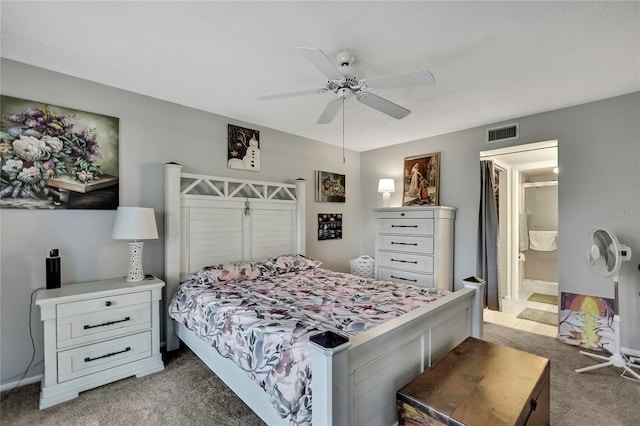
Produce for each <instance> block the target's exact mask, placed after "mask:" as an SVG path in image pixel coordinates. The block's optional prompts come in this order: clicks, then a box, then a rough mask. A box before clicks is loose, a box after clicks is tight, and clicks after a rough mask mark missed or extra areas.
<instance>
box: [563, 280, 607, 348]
mask: <svg viewBox="0 0 640 426" xmlns="http://www.w3.org/2000/svg"><path fill="white" fill-rule="evenodd" d="M613 316H614V300H613V299H608V298H604V297H596V296H586V295H584V294H574V293H565V292H562V293H561V295H560V319H559V323H560V324H559V328H560V330H559V333H558V340H559V341H561V342H563V343H568V344H570V345H575V346H580V347H583V348H587V349H591V350H597V351H605V350H606V351H609V352H613V347H614V342H615V329H614V322H613Z"/></svg>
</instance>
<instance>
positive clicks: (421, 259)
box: [378, 252, 433, 273]
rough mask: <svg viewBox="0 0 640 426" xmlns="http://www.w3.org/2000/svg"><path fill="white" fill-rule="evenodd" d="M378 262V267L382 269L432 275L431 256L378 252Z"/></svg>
mask: <svg viewBox="0 0 640 426" xmlns="http://www.w3.org/2000/svg"><path fill="white" fill-rule="evenodd" d="M378 261H379V265H380V266H381V267H383V268H384V267H389V268H396V269H397V268H399V269H403V270H407V271H415V272H426V273H433V257H432V256H420V255H416V254H407V253H386V252H380V253H379V254H378Z"/></svg>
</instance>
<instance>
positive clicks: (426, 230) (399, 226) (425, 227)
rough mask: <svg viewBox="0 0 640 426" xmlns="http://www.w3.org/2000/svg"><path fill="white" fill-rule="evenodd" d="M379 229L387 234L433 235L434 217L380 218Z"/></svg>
mask: <svg viewBox="0 0 640 426" xmlns="http://www.w3.org/2000/svg"><path fill="white" fill-rule="evenodd" d="M378 224H379V225H378V231H379V232H384V233H387V234H405V235H433V219H401V220H393V219H380V220H379V221H378Z"/></svg>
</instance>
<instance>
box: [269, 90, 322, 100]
mask: <svg viewBox="0 0 640 426" xmlns="http://www.w3.org/2000/svg"><path fill="white" fill-rule="evenodd" d="M326 91H327V89H326V88H324V87H321V88H319V89H311V90H300V91H298V92H287V93H276V94H275V95H265V96H258V99H259V100H261V101H272V100H274V99H285V98H293V97H295V96H307V95H321V94H323V93H325V92H326Z"/></svg>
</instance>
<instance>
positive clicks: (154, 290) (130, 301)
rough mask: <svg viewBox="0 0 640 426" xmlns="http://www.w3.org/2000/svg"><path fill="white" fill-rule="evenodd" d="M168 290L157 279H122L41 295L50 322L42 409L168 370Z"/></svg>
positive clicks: (46, 330)
mask: <svg viewBox="0 0 640 426" xmlns="http://www.w3.org/2000/svg"><path fill="white" fill-rule="evenodd" d="M162 287H164V282H163V281H161V280H159V279H157V278H155V277H151V278H149V279H144V280H142V281H139V282H127V281H126V278H116V279H111V280H101V281H92V282H86V283H78V284H67V285H63V286H62V287H61V288H57V289H52V290H41V291H40V292H38V295H37V297H36V305H39V306H40V316H41V320H42V321H44V379H43V380H42V390H41V392H40V409H43V408H47V407H50V406H52V405H55V404H58V403H60V402H64V401H68V400H70V399H73V398H76V397H77V396H78V393H79V392H82V391H85V390H87V389H91V388H94V387H96V386H101V385H104V384H106V383H110V382H113V381H116V380H120V379H123V378H125V377H129V376H133V375H135V376H137V377H142V376H145V375H147V374H151V373H155V372H157V371H161V370H163V369H164V364H163V363H162V357H161V355H160V309H161V307H160V301H161V300H162Z"/></svg>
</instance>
